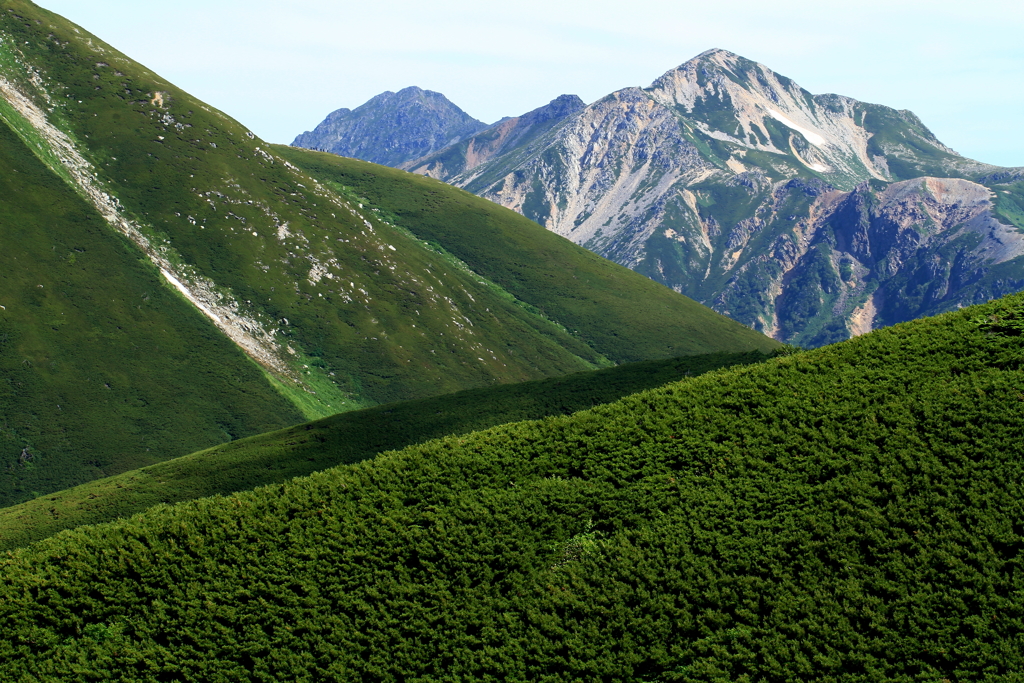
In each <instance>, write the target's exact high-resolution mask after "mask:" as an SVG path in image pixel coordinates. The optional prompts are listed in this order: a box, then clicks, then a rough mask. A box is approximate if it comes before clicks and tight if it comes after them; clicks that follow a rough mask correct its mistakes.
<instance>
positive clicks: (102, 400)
mask: <svg viewBox="0 0 1024 683" xmlns="http://www.w3.org/2000/svg"><path fill="white" fill-rule="evenodd" d="M0 230H2V234H3V248H2V249H0V306H2V309H0V505H11V504H13V503H19V502H21V501H23V500H26V499H29V498H32V497H34V496H35V495H39V494H40V493H44V492H48V491H54V490H59V489H63V488H67V487H70V486H75V485H76V484H81V483H83V482H85V481H89V480H90V479H95V478H97V477H102V476H106V475H110V474H113V473H115V472H121V471H124V470H128V469H134V468H136V467H142V466H144V465H148V464H152V463H154V462H158V461H160V460H164V459H166V458H169V457H174V456H178V455H182V454H184V453H189V452H191V451H194V450H198V449H199V448H205V447H208V446H212V445H214V444H217V443H221V442H223V441H227V440H230V439H233V438H240V437H244V436H250V435H252V434H257V433H260V432H263V431H267V430H269V429H275V428H279V427H283V426H285V425H288V424H294V423H295V422H298V421H301V420H302V415H301V414H300V413H299V411H298V410H296V409H295V408H294V407H293V406H292V405H291V404H290V403H289V402H288V401H286V400H285V399H284V398H283V397H282V396H280V395H279V394H278V392H276V391H275V390H274V389H273V388H272V387H271V386H270V384H269V383H267V382H266V380H265V379H264V378H263V375H262V373H261V371H260V368H259V367H258V366H257V365H256V364H255V363H253V362H252V361H250V360H249V359H248V358H246V356H245V355H244V354H243V353H242V352H241V351H239V349H238V348H237V347H235V346H234V345H233V344H232V343H231V342H230V341H229V340H228V339H227V338H225V337H224V336H223V335H222V334H221V333H220V332H219V331H218V330H217V329H216V328H215V327H214V326H213V324H212V323H210V322H209V321H208V320H206V319H205V318H204V317H203V316H202V315H201V314H199V313H198V312H197V311H196V310H195V309H194V308H193V307H192V306H191V305H190V304H188V303H187V302H186V301H184V300H183V299H182V298H181V297H179V296H178V294H177V293H176V292H173V291H172V290H170V289H169V288H168V287H167V286H166V285H165V284H164V283H163V282H162V281H161V278H160V275H159V273H158V272H157V270H156V269H155V268H154V267H152V266H151V265H150V264H148V263H145V262H144V261H142V260H141V259H140V254H138V252H137V251H136V250H135V249H134V248H133V247H132V246H131V245H130V244H128V243H127V240H124V239H123V238H121V237H120V236H119V235H117V234H116V233H114V232H113V231H112V230H110V228H109V227H108V226H107V225H106V223H105V222H104V221H103V219H102V218H101V217H100V216H99V214H97V213H96V211H95V210H94V209H93V207H92V206H90V205H89V204H88V203H86V202H85V201H84V200H82V199H81V198H80V197H79V196H77V195H76V194H75V193H74V192H73V191H72V190H71V188H70V187H68V186H67V185H66V184H65V183H63V182H62V181H61V180H60V179H59V178H58V177H57V176H55V175H53V174H52V173H50V171H49V170H48V169H47V168H46V167H45V166H44V165H43V164H42V163H41V162H40V161H39V160H38V159H37V158H36V157H35V156H34V155H33V154H32V153H31V152H30V151H29V150H28V149H27V148H26V147H25V145H24V144H23V143H22V142H21V140H19V139H18V138H17V137H16V136H15V135H14V134H13V132H12V131H11V130H10V129H9V128H8V127H6V126H5V125H4V124H3V122H2V121H0Z"/></svg>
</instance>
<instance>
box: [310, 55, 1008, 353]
mask: <svg viewBox="0 0 1024 683" xmlns="http://www.w3.org/2000/svg"><path fill="white" fill-rule="evenodd" d="M392 134H393V135H397V132H394V131H393V132H392ZM409 134H410V135H412V133H411V131H410V133H409ZM301 143H302V141H301V140H296V142H295V144H301ZM395 165H397V166H399V167H401V168H405V169H408V170H411V171H414V172H416V173H421V174H425V175H429V176H431V177H435V178H438V179H441V180H444V181H445V182H448V183H451V184H453V185H455V186H458V187H462V188H465V189H467V190H469V191H471V192H473V193H475V194H478V195H480V196H482V197H485V198H488V199H491V200H492V201H495V202H497V203H499V204H502V205H504V206H507V207H509V208H512V209H514V210H516V211H518V212H520V213H522V214H523V215H524V216H526V217H528V218H530V219H532V220H535V221H536V222H538V223H540V224H541V225H543V226H545V227H547V228H548V229H549V230H551V231H553V232H555V233H557V234H559V235H563V236H565V237H568V238H569V239H571V240H573V241H574V242H576V243H577V244H580V245H583V246H585V247H587V248H588V249H591V250H592V251H594V252H596V253H598V254H601V255H602V256H605V257H607V258H609V259H611V260H613V261H615V262H617V263H620V264H623V265H626V266H628V267H629V268H631V269H633V270H635V271H637V272H640V273H642V274H644V275H646V276H648V277H650V278H651V279H653V280H655V281H657V282H660V283H662V284H665V285H667V286H668V287H671V288H672V289H674V290H676V291H678V292H681V293H684V294H686V295H687V296H690V297H692V298H693V299H695V300H697V301H700V302H702V303H704V304H706V305H708V306H711V307H712V308H714V309H715V310H717V311H719V312H721V313H723V314H726V315H729V316H730V317H732V318H733V319H735V320H737V321H739V322H741V323H743V324H745V325H748V326H750V327H752V328H754V329H757V330H760V331H762V332H764V333H765V334H768V335H770V336H773V337H775V338H777V339H779V340H782V341H786V342H790V343H795V344H800V345H804V346H818V345H821V344H826V343H829V342H833V341H838V340H841V339H845V338H848V337H850V336H852V335H856V334H861V333H863V332H865V331H868V330H871V329H873V328H876V327H879V326H884V325H890V324H893V323H896V322H900V321H904V320H909V319H912V318H915V317H919V316H922V315H930V314H935V313H938V312H941V311H946V310H951V309H955V308H957V307H960V306H964V305H969V304H972V303H978V302H981V301H986V300H989V299H992V298H996V297H999V296H1002V295H1003V294H1006V293H1009V292H1015V291H1019V290H1021V289H1024V260H1022V259H1021V256H1022V255H1024V234H1022V233H1021V229H1022V228H1024V208H1022V207H1024V168H1013V169H1007V168H1001V167H996V166H992V165H988V164H984V163H981V162H977V161H973V160H970V159H966V158H964V157H961V156H960V155H959V154H957V153H956V152H955V151H953V150H952V149H950V148H949V147H947V146H946V145H944V144H942V143H941V142H940V141H939V140H938V139H936V138H935V136H934V135H932V133H931V132H930V131H929V130H928V129H927V127H925V125H924V124H923V123H922V122H921V121H920V120H919V119H918V118H917V117H916V116H915V115H914V114H913V113H912V112H909V111H905V110H896V109H892V108H890V107H886V106H882V105H876V104H867V103H864V102H859V101H857V100H854V99H852V98H849V97H844V96H841V95H831V94H829V95H814V94H811V93H810V92H808V91H806V90H804V89H803V88H801V87H800V86H799V85H797V84H796V83H795V82H794V81H792V80H790V79H789V78H787V77H785V76H782V75H780V74H777V73H775V72H773V71H772V70H771V69H769V68H768V67H766V66H763V65H761V64H758V63H756V62H753V61H750V60H747V59H744V58H743V57H740V56H738V55H736V54H733V53H730V52H727V51H724V50H709V51H707V52H705V53H703V54H701V55H698V56H697V57H695V58H694V59H691V60H690V61H688V62H686V63H684V64H682V65H681V66H680V67H678V68H676V69H672V70H671V71H669V72H667V73H666V74H664V75H663V76H661V77H660V78H658V79H657V80H655V81H654V82H653V83H652V84H651V85H650V86H649V87H647V88H626V89H623V90H619V91H617V92H615V93H612V94H610V95H608V96H607V97H604V98H602V99H600V100H598V101H597V102H594V103H592V104H589V105H585V106H584V105H583V103H582V102H580V101H579V99H578V98H575V97H573V96H563V97H560V98H558V99H556V100H555V101H553V102H552V103H551V104H549V105H546V106H545V107H541V108H540V109H537V110H535V111H533V112H530V113H528V114H526V115H524V116H521V117H518V118H513V119H506V120H503V121H501V122H498V123H497V124H495V125H494V126H492V127H490V128H488V129H486V130H484V131H481V132H479V133H477V134H476V135H472V136H470V137H468V138H465V139H462V140H459V141H457V142H454V143H452V144H451V145H449V146H448V147H446V148H444V149H440V150H438V151H436V152H433V153H430V154H427V155H424V156H421V157H419V158H414V157H412V156H409V157H408V158H406V159H404V160H403V161H401V162H400V163H396V164H395Z"/></svg>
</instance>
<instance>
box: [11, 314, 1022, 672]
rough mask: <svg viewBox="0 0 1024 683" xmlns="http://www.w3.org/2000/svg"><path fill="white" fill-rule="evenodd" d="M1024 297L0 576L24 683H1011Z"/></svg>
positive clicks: (220, 507) (64, 536)
mask: <svg viewBox="0 0 1024 683" xmlns="http://www.w3.org/2000/svg"><path fill="white" fill-rule="evenodd" d="M1022 333H1024V296H1020V295H1018V296H1014V297H1009V298H1007V299H1005V300H1002V301H1000V302H996V303H992V304H988V305H984V306H981V307H976V308H971V309H965V310H962V311H958V312H955V313H949V314H945V315H943V316H940V317H937V318H934V319H925V320H920V321H915V322H912V323H905V324H901V325H897V326H894V327H892V328H888V329H885V330H880V331H877V332H874V333H872V334H869V335H866V336H863V337H859V338H857V339H854V340H851V341H848V342H843V343H841V344H837V345H835V346H831V347H826V348H822V349H818V350H815V351H811V352H806V353H802V354H797V355H795V356H790V357H786V358H781V359H778V360H775V361H769V362H768V363H764V364H759V365H755V366H751V367H747V368H741V369H734V370H727V371H720V372H714V373H709V374H707V375H704V376H702V377H698V378H695V379H692V380H689V381H687V382H684V383H680V384H670V385H668V386H666V387H663V388H660V389H655V390H652V391H648V392H644V393H641V394H637V395H635V396H631V397H629V398H626V399H623V400H622V401H619V402H617V403H613V404H609V405H606V406H601V407H598V408H595V409H593V410H590V411H584V412H581V413H577V414H575V415H572V416H569V417H556V418H549V419H546V420H544V421H539V422H527V423H519V424H515V425H507V426H503V427H497V428H494V429H491V430H487V431H484V432H477V433H474V434H472V435H469V436H462V437H452V438H447V439H443V440H439V441H434V442H430V443H427V444H423V445H419V446H414V447H411V448H408V449H406V450H404V451H400V452H396V453H391V454H386V455H383V456H380V457H378V458H376V459H374V460H372V461H368V462H365V463H360V464H357V465H354V466H351V467H344V468H335V469H333V470H329V471H327V472H323V473H319V474H316V475H313V476H311V477H309V478H305V479H297V480H295V481H293V482H291V483H288V484H285V485H281V486H271V487H266V488H261V489H257V490H255V491H252V492H246V493H241V494H237V495H233V496H230V497H224V498H221V497H215V498H208V499H203V500H200V501H195V502H192V503H187V504H181V505H177V506H172V507H159V508H155V509H153V510H150V511H148V512H147V513H145V514H143V515H139V516H136V517H133V518H131V519H129V520H123V521H119V522H117V523H113V524H108V525H100V526H96V527H85V528H82V529H78V530H73V531H68V532H64V533H61V534H58V535H57V536H55V537H53V538H51V539H47V540H46V541H42V542H40V543H38V544H35V545H33V546H30V547H29V548H27V549H22V550H17V551H14V552H13V553H12V554H10V555H9V556H8V557H7V558H6V559H4V560H3V561H2V562H0V567H2V572H3V575H4V577H5V582H4V584H3V586H0V604H2V605H3V609H2V611H0V629H2V632H3V633H4V634H5V637H4V638H3V639H2V640H0V665H2V666H3V667H4V669H3V670H4V671H5V672H6V675H7V676H8V677H9V678H11V679H12V680H60V679H67V678H68V677H69V676H74V677H77V678H82V679H88V678H94V679H107V680H109V679H119V680H159V679H167V678H177V679H178V680H303V679H314V680H316V679H324V680H326V679H330V680H339V681H359V680H395V679H404V680H430V679H440V678H453V679H461V680H545V681H561V680H565V681H570V680H605V681H636V680H664V681H712V680H715V681H717V680H843V681H869V680H885V681H923V680H942V679H946V680H950V681H977V680H1011V679H1012V678H1013V677H1014V676H1016V675H1017V673H1019V672H1020V671H1021V670H1024V649H1022V648H1021V647H1020V637H1021V634H1022V633H1024V566H1022V563H1024V553H1022V552H1021V551H1022V549H1024V528H1022V527H1021V519H1022V518H1024V502H1022V501H1024V447H1022V445H1021V440H1020V425H1021V423H1022V421H1024V394H1022V393H1021V387H1022V386H1024V367H1022V364H1024V346H1022V343H1024V335H1022Z"/></svg>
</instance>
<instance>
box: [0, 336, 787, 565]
mask: <svg viewBox="0 0 1024 683" xmlns="http://www.w3.org/2000/svg"><path fill="white" fill-rule="evenodd" d="M767 357H768V356H765V355H763V354H761V353H759V352H756V351H754V352H750V353H745V354H726V353H717V354H708V355H700V356H684V357H682V358H674V359H669V360H659V361H646V362H643V363H631V364H628V365H620V366H618V367H614V368H607V369H604V370H594V371H591V372H582V373H576V374H572V375H566V376H564V377H558V378H552V379H543V380H534V381H532V382H521V383H519V384H503V385H499V386H495V387H484V388H481V389H467V390H466V391H460V392H458V393H455V394H447V395H445V396H436V397H433V398H427V399H419V400H416V401H405V402H401V403H390V404H387V405H383V406H377V407H374V408H366V409H364V410H355V411H350V412H347V413H341V414H339V415H333V416H331V417H328V418H324V419H321V420H317V421H315V422H310V423H307V424H301V425H296V426H294V427H289V428H287V429H282V430H278V431H275V432H272V433H269V434H261V435H259V436H255V437H251V438H248V439H241V440H238V441H232V442H231V443H227V444H223V445H221V446H217V447H215V448H212V449H208V450H204V451H201V452H198V453H192V454H191V455H186V456H182V457H180V458H174V459H172V460H168V461H166V462H161V463H158V464H156V465H151V466H149V467H144V468H142V469H138V470H132V471H130V472H125V473H123V474H120V475H117V476H114V477H108V478H106V479H100V480H97V481H92V482H89V483H88V484H82V485H81V486H76V487H74V488H72V489H68V490H65V491H59V492H57V493H53V494H49V495H46V496H42V497H40V498H36V499H34V500H30V501H28V502H26V503H22V504H21V505H15V506H12V507H7V508H3V509H0V550H8V549H11V548H16V547H19V546H23V545H27V544H28V543H30V542H31V541H36V540H39V539H42V538H46V537H48V536H52V535H53V534H55V533H57V532H58V531H60V530H62V529H71V528H74V527H76V526H81V525H83V524H99V523H101V522H109V521H112V520H114V519H117V518H119V517H127V516H129V515H132V514H135V513H137V512H142V511H143V510H146V509H148V508H150V507H153V506H154V505H157V504H159V503H176V502H179V501H185V500H194V499H196V498H202V497H204V496H212V495H218V494H219V495H226V494H229V493H234V492H236V491H244V490H247V489H251V488H255V487H257V486H264V485H266V484H279V483H282V482H286V481H288V480H289V479H292V478H293V477H297V476H303V475H308V474H310V473H312V472H317V471H320V470H323V469H327V468H328V467H334V466H336V465H340V464H346V463H354V462H358V461H360V460H365V459H367V458H370V457H373V456H375V455H377V454H378V453H381V452H383V451H388V450H393V449H398V448H404V447H405V446H409V445H411V444H415V443H422V442H424V441H428V440H430V439H435V438H439V437H443V436H450V435H453V434H466V433H469V432H473V431H477V430H480V429H486V428H488V427H493V426H495V425H498V424H504V423H507V422H518V421H520V420H535V419H539V418H542V417H547V416H550V415H568V414H570V413H573V412H576V411H578V410H583V409H585V408H592V407H593V406H595V405H598V404H601V403H607V402H610V401H614V400H617V399H619V398H622V397H623V396H626V395H628V394H632V393H636V392H638V391H643V390H645V389H650V388H653V387H657V386H661V385H662V384H667V383H668V382H673V381H678V380H680V379H681V378H683V377H690V376H696V375H700V374H702V373H705V372H709V371H711V370H716V369H718V368H722V367H728V366H732V365H744V364H749V363H758V362H761V361H764V360H765V359H766V358H767Z"/></svg>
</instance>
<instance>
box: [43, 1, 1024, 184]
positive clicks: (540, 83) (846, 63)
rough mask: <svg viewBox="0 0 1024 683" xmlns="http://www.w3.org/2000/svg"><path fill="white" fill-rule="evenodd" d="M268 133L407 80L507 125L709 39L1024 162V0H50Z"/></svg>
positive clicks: (708, 43) (671, 63)
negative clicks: (913, 115) (507, 121)
mask: <svg viewBox="0 0 1024 683" xmlns="http://www.w3.org/2000/svg"><path fill="white" fill-rule="evenodd" d="M40 4H42V5H43V6H44V7H46V8H47V9H50V10H52V11H55V12H57V13H59V14H62V15H64V16H66V17H68V18H69V19H71V20H72V21H75V22H76V23H78V24H80V25H81V26H83V27H84V28H86V29H87V30H89V31H91V32H92V33H95V34H97V35H99V36H100V37H101V38H103V39H104V40H106V41H107V42H109V43H111V44H112V45H114V46H115V47H117V48H118V49H120V50H121V51H123V52H125V53H127V54H128V55H130V56H131V57H133V58H134V59H136V60H138V61H140V62H142V63H144V64H145V65H147V66H148V67H149V68H151V69H153V70H154V71H156V72H158V73H160V74H161V75H162V76H164V77H165V78H167V79H168V80H170V81H172V82H174V83H175V84H176V85H178V86H179V87H181V88H183V89H185V90H187V91H189V92H191V93H192V94H193V95H196V96H197V97H199V98H201V99H203V100H205V101H206V102H208V103H210V104H212V105H214V106H216V107H218V108H219V109H222V110H223V111H225V112H226V113H227V114H229V115H231V116H233V117H234V118H236V119H238V120H239V121H241V122H242V123H244V124H245V125H247V126H249V127H250V128H251V129H252V130H253V131H254V132H256V133H257V134H258V135H260V136H261V137H263V138H264V139H266V140H269V141H271V142H285V143H287V142H291V140H292V139H293V138H294V137H295V135H297V134H299V133H301V132H303V131H305V130H309V129H311V128H313V127H314V126H315V125H316V124H317V123H319V122H320V121H321V120H322V119H323V118H324V117H325V116H326V115H327V114H328V113H329V112H330V111H333V110H334V109H337V108H339V107H350V108H352V107H356V106H358V105H360V104H362V103H363V102H365V101H366V100H367V99H369V98H370V97H372V96H373V95H376V94H377V93H380V92H382V91H384V90H398V89H401V88H403V87H406V86H409V85H418V86H420V87H422V88H427V89H430V90H437V91H439V92H442V93H444V94H445V95H446V96H448V98H449V99H451V100H452V101H453V102H455V104H457V105H458V106H460V107H461V108H462V109H464V110H465V111H466V112H467V113H469V114H470V115H472V116H475V117H476V118H478V119H481V120H483V121H487V122H492V121H495V120H497V119H499V118H501V117H502V116H515V115H518V114H522V113H524V112H526V111H528V110H530V109H533V108H535V107H538V106H540V105H542V104H545V103H546V102H548V101H549V100H551V99H553V98H554V97H556V96H558V95H560V94H563V93H572V94H577V95H579V96H580V97H582V98H583V99H584V100H585V101H587V102H592V101H594V100H596V99H598V98H600V97H602V96H604V95H606V94H608V93H610V92H612V91H614V90H617V89H619V88H623V87H626V86H646V85H649V84H650V83H651V81H653V80H654V79H655V78H657V77H658V76H660V75H661V74H662V73H664V72H665V71H668V70H669V69H671V68H673V67H675V66H677V65H679V64H681V63H682V62H684V61H686V60H687V59H690V58H691V57H693V56H694V55H696V54H698V53H700V52H703V51H704V50H706V49H709V48H712V47H718V48H724V49H727V50H731V51H733V52H736V53H738V54H741V55H743V56H745V57H748V58H750V59H754V60H756V61H759V62H761V63H763V64H765V65H767V66H768V67H770V68H772V69H774V70H775V71H777V72H778V73H780V74H783V75H785V76H788V77H790V78H792V79H793V80H795V81H796V82H797V83H799V84H800V85H802V86H803V87H805V88H807V89H808V90H810V91H811V92H813V93H825V92H835V93H840V94H843V95H848V96H850V97H855V98H857V99H860V100H864V101H867V102H875V103H879V104H886V105H889V106H892V107H896V108H899V109H910V110H912V111H914V112H915V113H916V114H918V116H920V117H921V119H922V120H923V121H924V122H925V124H926V125H928V126H929V127H930V128H931V129H932V132H934V133H935V134H936V135H937V136H938V137H939V139H940V140H942V141H943V142H945V143H946V144H947V145H949V146H951V147H953V148H954V149H956V150H957V151H959V152H960V153H961V154H963V155H965V156H968V157H972V158H975V159H978V160H980V161H985V162H988V163H993V164H1001V165H1005V166H1024V125H1022V124H1024V4H1022V3H1021V2H1020V0H975V1H974V2H964V1H963V0H960V1H958V2H951V1H948V0H939V1H931V2H926V1H923V0H906V1H901V0H859V1H858V2H833V1H832V0H819V1H817V2H811V1H807V0H762V1H759V2H754V1H750V0H701V1H700V2H690V1H688V0H682V1H679V0H676V1H675V2H662V1H659V0H630V1H625V0H616V1H615V2H610V1H606V0H588V1H582V0H569V1H566V2H559V1H558V0H517V1H516V2H508V1H507V0H506V1H505V2H500V3H498V2H487V1H485V0H484V1H481V0H478V1H476V2H469V1H465V0H430V1H428V0H420V1H419V2H408V1H406V0H400V1H398V2H373V0H363V2H350V1H348V0H344V1H341V2H337V1H335V2H330V1H328V0H291V1H290V2H281V1H277V2H266V1H265V0H248V1H246V2H241V1H240V0H175V1H174V2H166V3H154V2H140V1H139V0H131V1H129V0H42V2H40Z"/></svg>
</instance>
